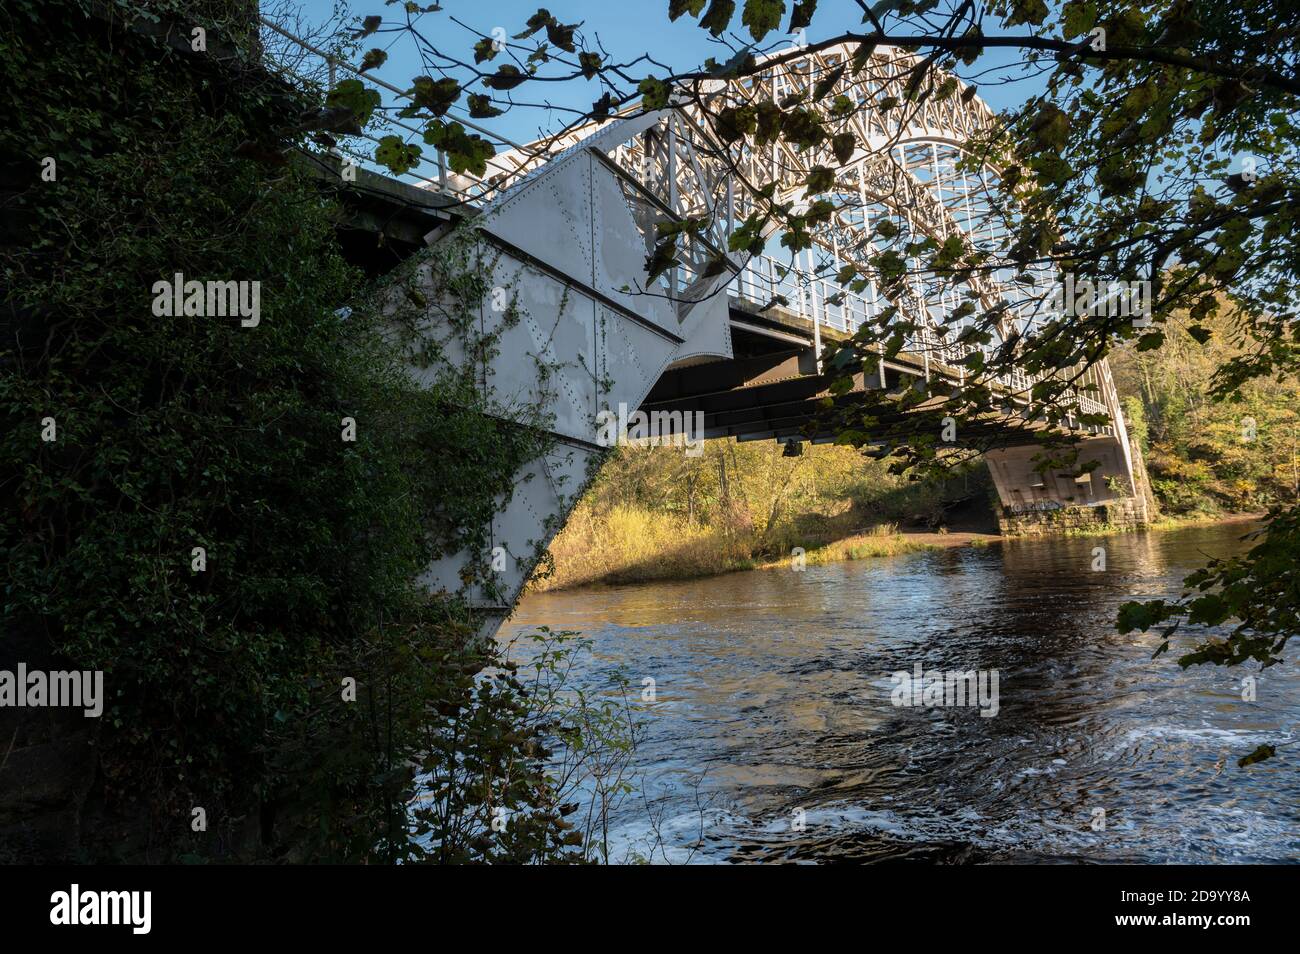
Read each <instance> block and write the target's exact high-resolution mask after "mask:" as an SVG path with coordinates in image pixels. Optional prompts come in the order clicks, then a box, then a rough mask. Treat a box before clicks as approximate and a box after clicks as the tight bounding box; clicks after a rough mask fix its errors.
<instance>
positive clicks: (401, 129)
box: [258, 16, 529, 204]
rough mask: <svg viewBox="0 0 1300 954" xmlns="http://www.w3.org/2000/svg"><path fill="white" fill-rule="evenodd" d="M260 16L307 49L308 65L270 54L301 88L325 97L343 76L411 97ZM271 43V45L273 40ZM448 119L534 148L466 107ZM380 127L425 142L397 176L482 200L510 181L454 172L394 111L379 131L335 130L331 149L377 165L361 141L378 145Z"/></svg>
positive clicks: (462, 198)
mask: <svg viewBox="0 0 1300 954" xmlns="http://www.w3.org/2000/svg"><path fill="white" fill-rule="evenodd" d="M258 19H259V20H260V21H261V24H262V26H263V28H264V29H265V30H269V31H271V33H273V34H274V35H275V36H277V37H279V38H281V39H282V40H284V41H287V42H288V43H289V44H291V45H293V46H294V47H297V48H298V49H299V50H300V51H301V55H300V56H299V57H298V63H299V64H303V65H299V66H296V67H293V66H289V65H287V64H284V63H279V62H276V60H275V59H274V57H271V56H268V66H270V67H271V68H272V69H276V70H278V71H279V72H280V73H281V75H282V76H284V77H285V78H286V79H288V80H291V81H292V82H294V83H296V84H297V85H298V86H299V87H300V88H303V89H305V90H309V91H311V92H313V93H315V94H318V95H319V96H320V98H321V100H322V102H323V101H324V97H325V95H326V93H327V92H328V91H329V89H331V88H333V86H334V84H335V82H336V80H337V79H338V78H339V77H340V76H346V77H348V78H352V79H357V80H359V81H360V82H361V83H362V84H364V85H365V86H367V87H368V88H370V89H372V90H375V91H376V92H378V93H379V94H380V96H381V97H382V101H384V102H391V101H392V100H393V99H394V97H395V98H397V99H399V100H408V101H409V100H411V95H410V93H408V92H407V91H406V90H403V89H400V88H398V87H396V86H394V85H393V84H391V83H388V82H386V81H385V80H382V79H380V78H379V77H377V76H371V75H369V74H368V73H362V72H361V71H360V70H359V69H358V68H357V67H355V66H353V65H352V64H351V63H349V62H348V61H347V60H346V59H344V58H342V57H339V56H336V55H335V54H333V53H331V52H329V51H328V50H325V49H322V48H321V47H318V46H316V45H315V44H313V43H311V42H309V41H307V40H304V39H303V38H302V37H299V36H296V35H295V34H293V33H291V32H290V31H288V30H286V29H285V28H284V27H282V26H280V25H279V24H278V23H276V22H274V21H273V20H271V19H269V18H267V17H265V16H262V17H259V18H258ZM267 46H268V48H269V44H268V45H267ZM319 77H325V78H326V82H324V83H322V82H321V80H320V79H319ZM453 114H454V115H453ZM447 119H448V120H449V121H454V122H457V123H460V124H461V125H462V126H464V127H465V128H466V129H469V130H472V131H473V132H475V133H477V134H479V135H481V136H482V137H483V138H484V139H486V140H488V142H490V143H492V145H493V147H494V148H496V149H498V150H500V149H502V148H505V149H510V150H517V151H519V152H521V153H528V152H529V149H528V147H527V146H523V145H520V144H519V143H516V142H513V141H511V140H509V139H505V138H504V137H502V136H501V135H500V134H498V133H495V132H493V131H492V130H490V129H487V128H486V127H484V126H480V125H479V124H478V123H475V122H474V121H473V120H471V119H469V117H468V116H467V115H465V111H464V110H463V109H460V108H458V107H455V106H453V107H452V109H451V111H450V112H449V114H448V116H447ZM374 132H381V133H386V134H389V135H396V136H399V137H400V138H401V139H402V141H403V142H404V143H405V144H407V145H410V144H413V143H414V144H416V145H419V146H420V148H421V155H420V159H419V161H418V162H417V163H416V164H415V165H414V166H412V167H411V169H409V170H408V171H407V172H404V173H401V174H399V175H396V176H395V178H398V179H402V180H405V181H408V182H409V183H410V184H412V185H415V186H418V187H419V188H422V189H430V190H432V191H435V192H440V193H445V194H447V195H448V196H450V197H452V198H454V199H455V200H456V201H459V202H464V203H467V204H477V203H478V202H479V201H480V200H482V199H483V198H484V196H485V195H486V194H487V193H489V192H491V191H493V189H494V188H497V187H499V186H500V185H503V184H504V182H503V183H485V182H481V181H480V180H478V179H477V178H476V177H473V176H468V175H465V174H460V173H455V172H453V171H452V170H451V168H450V166H449V165H448V162H447V155H446V153H444V152H443V151H442V150H441V149H432V150H430V149H429V147H428V146H427V145H425V143H424V136H423V131H422V130H420V129H418V128H416V127H415V126H413V125H411V124H410V123H408V122H404V121H403V120H402V119H400V118H397V117H393V116H388V115H384V116H381V117H380V118H379V119H378V121H377V123H376V127H375V129H374V130H373V131H367V132H363V133H361V134H360V135H354V136H343V135H338V134H331V135H333V136H334V138H335V139H336V141H337V143H338V144H337V145H336V146H334V147H332V148H330V149H329V150H327V152H328V153H330V154H333V155H335V156H336V157H338V158H346V159H350V160H352V161H353V162H355V163H356V164H357V165H358V166H360V167H367V166H374V162H373V161H372V160H371V159H370V157H369V156H366V155H364V154H363V152H362V149H364V148H365V147H364V146H362V145H361V142H360V140H367V141H369V142H370V143H373V144H376V145H377V144H378V143H379V141H380V139H379V137H378V136H376V135H374V134H373V133H374ZM383 172H384V174H385V175H393V173H391V172H390V171H389V170H387V169H385V170H383Z"/></svg>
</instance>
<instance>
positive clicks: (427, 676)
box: [0, 0, 572, 860]
mask: <svg viewBox="0 0 1300 954" xmlns="http://www.w3.org/2000/svg"><path fill="white" fill-rule="evenodd" d="M172 6H173V7H180V8H184V7H185V6H186V5H184V4H179V5H178V4H173V5H172ZM190 6H191V12H193V9H195V8H193V5H190ZM221 6H222V5H221V4H208V5H207V8H208V12H209V13H210V12H211V11H212V9H213V8H220V7H221ZM227 6H228V7H229V8H230V9H231V10H234V11H236V12H237V11H238V9H239V8H240V6H241V5H240V4H238V3H232V4H229V5H227ZM116 9H117V12H118V13H122V12H123V11H127V12H129V6H128V5H127V4H126V3H120V4H118V5H117V7H116ZM199 22H208V23H209V25H210V26H211V27H212V29H211V31H210V43H216V42H217V41H218V39H220V37H221V36H222V33H221V26H220V24H214V23H212V22H211V21H203V20H200V21H199ZM0 37H3V39H0V70H3V89H0V99H2V100H3V104H4V105H3V114H4V116H5V117H6V120H5V122H4V123H2V124H0V154H2V155H3V162H4V165H5V167H6V169H8V170H9V171H11V172H12V173H13V178H14V179H15V181H16V183H17V187H16V193H15V194H13V195H12V196H10V197H9V198H8V200H7V204H8V206H9V211H10V212H11V213H13V215H12V216H11V217H10V221H12V222H14V223H15V226H14V227H12V228H11V229H10V230H7V232H6V234H5V236H4V243H5V244H4V247H3V256H4V257H3V263H2V264H3V284H4V289H5V293H4V303H3V309H4V310H3V312H2V313H0V314H2V317H3V322H4V324H3V328H2V329H0V331H2V332H3V333H2V335H0V419H2V420H3V428H2V433H0V467H2V468H3V469H2V470H0V488H2V489H0V494H2V495H3V499H4V500H5V501H6V506H5V507H4V508H3V512H2V514H0V561H2V562H3V566H4V574H5V577H4V606H3V609H4V619H3V623H4V633H5V637H6V638H11V637H12V636H13V635H14V634H16V633H19V632H26V633H33V632H37V633H42V634H44V635H45V637H46V638H48V641H49V644H50V645H51V646H52V647H53V649H54V650H55V651H56V652H58V653H59V654H61V655H62V656H63V657H64V658H66V659H67V660H68V661H69V663H71V664H72V665H74V666H76V667H77V668H88V669H102V670H104V672H105V684H106V687H107V694H108V697H109V704H108V707H107V709H106V711H105V713H104V716H103V719H102V723H101V724H100V732H99V738H98V740H97V744H98V747H99V767H100V773H101V786H102V793H101V794H102V797H103V800H104V802H105V803H106V804H107V805H109V806H110V808H111V809H112V810H113V811H114V812H116V813H118V814H119V815H122V816H129V815H131V814H136V815H139V814H146V815H148V817H149V818H150V822H151V826H152V834H151V835H150V836H149V838H150V841H151V842H152V844H153V845H154V846H162V847H161V848H160V849H155V850H156V853H155V854H153V855H151V857H155V858H156V857H176V856H181V855H184V856H187V857H206V856H209V855H213V854H221V853H223V852H225V853H246V847H247V846H246V845H243V844H241V843H240V840H239V837H238V835H237V831H238V830H241V825H242V826H244V827H245V828H246V827H247V822H248V820H250V819H255V818H260V821H261V826H260V827H261V832H262V837H263V841H264V842H266V843H267V845H268V846H275V849H274V850H276V851H277V852H280V853H287V854H288V855H289V856H290V857H298V858H309V857H317V858H319V857H330V858H343V859H358V858H386V859H392V858H397V857H413V855H412V849H411V847H410V845H408V843H407V839H406V838H405V837H404V832H405V826H406V816H405V811H404V809H405V806H406V801H407V800H408V799H409V798H410V797H411V795H412V793H413V791H414V786H415V772H414V766H415V765H417V764H421V763H423V767H424V769H425V771H426V772H427V771H435V769H436V766H431V765H430V764H428V758H429V756H428V755H427V753H428V752H429V750H430V742H431V740H432V739H436V738H438V737H440V733H443V734H446V733H448V732H452V733H454V734H455V735H456V736H457V737H458V738H460V739H461V740H462V745H463V747H464V748H465V750H467V751H473V752H475V755H474V764H475V765H477V766H479V768H480V769H481V778H480V781H481V782H482V784H481V785H479V786H478V788H475V787H474V786H472V785H467V786H466V788H465V789H464V792H463V794H462V796H461V797H460V803H459V809H458V810H459V811H460V814H461V815H462V816H474V817H476V818H478V819H479V821H478V822H475V821H470V822H468V823H466V824H464V825H463V826H462V828H461V829H458V831H461V834H460V835H459V836H457V837H458V838H460V839H461V840H459V841H454V842H448V843H446V844H442V845H440V846H439V849H438V851H439V854H438V856H439V857H443V858H455V859H457V860H470V859H471V858H473V857H477V856H481V857H490V858H501V857H505V858H509V859H512V860H528V859H531V858H535V857H538V856H539V852H542V851H543V850H548V847H549V848H555V847H557V846H558V845H559V844H560V842H561V841H562V840H564V839H569V841H571V840H572V838H571V835H569V834H567V833H566V832H565V831H564V828H565V826H564V825H563V823H562V822H561V821H560V820H559V816H558V815H556V814H555V813H553V812H548V811H547V810H546V808H545V803H546V798H545V792H544V789H545V779H544V776H543V775H542V774H541V768H540V764H541V763H540V761H539V759H540V758H541V756H543V755H544V754H545V752H544V750H541V749H539V748H538V747H537V746H536V745H535V744H534V743H533V742H532V741H530V740H529V738H528V737H527V733H522V732H519V731H516V729H515V728H513V727H514V726H515V724H516V722H517V718H516V717H517V716H518V714H519V711H520V710H521V707H523V706H524V705H525V704H526V701H525V696H524V695H523V694H522V692H521V689H520V687H519V686H518V685H517V684H515V683H512V681H511V677H510V675H509V673H508V672H506V673H503V674H501V675H500V676H498V677H497V678H495V679H492V680H484V679H483V678H482V677H479V676H476V674H477V673H479V672H480V670H481V669H482V667H483V666H484V665H485V664H486V663H490V662H491V661H492V660H491V658H490V657H489V656H487V655H485V654H484V651H483V650H481V649H476V648H474V647H473V646H472V645H469V642H470V640H469V636H470V635H471V634H472V621H470V620H469V619H468V618H467V616H466V615H465V613H463V612H461V611H459V610H458V609H457V607H456V605H455V604H454V603H445V602H440V601H435V600H430V599H429V598H427V597H426V596H425V594H424V593H423V591H422V590H421V589H420V588H419V587H418V586H417V585H416V584H415V582H414V581H415V577H416V576H417V574H418V573H419V572H420V571H421V570H423V568H424V567H426V566H427V565H428V562H429V560H430V559H431V557H432V556H433V555H434V554H435V553H437V552H439V551H440V550H441V549H443V548H446V547H451V548H453V549H454V548H455V547H458V546H460V545H462V544H464V543H466V542H473V538H474V535H475V534H476V533H479V532H481V529H482V527H483V526H484V524H485V522H486V517H487V516H489V515H490V514H491V513H492V511H493V509H494V507H495V505H496V503H495V501H496V498H497V497H498V495H499V494H501V493H504V492H508V491H509V489H510V486H511V479H512V475H513V474H514V473H515V471H516V470H517V469H518V467H519V466H520V465H521V463H522V462H523V461H525V460H527V459H529V457H530V456H531V455H533V454H535V453H536V452H537V449H538V447H539V443H538V438H537V436H536V435H535V434H533V433H530V432H529V431H528V429H526V428H513V429H505V428H503V427H501V425H500V424H499V423H497V422H495V421H494V420H493V419H492V418H490V417H487V416H485V415H483V414H480V413H479V412H478V411H477V410H476V409H475V402H476V400H477V398H476V396H475V395H474V393H473V392H472V390H471V389H467V388H465V387H464V385H463V380H462V379H461V378H459V377H457V376H455V375H448V376H446V377H445V379H444V380H443V382H442V383H441V384H439V385H437V386H435V387H434V388H432V389H427V390H426V389H420V388H417V387H415V386H414V385H413V384H412V383H411V382H410V381H409V379H408V378H407V377H406V375H405V374H404V373H403V372H402V370H401V367H400V363H399V360H398V357H397V355H396V354H395V351H394V346H393V345H391V344H389V343H387V342H386V340H385V337H384V336H383V335H381V333H380V332H381V328H380V325H379V319H378V317H377V314H376V310H375V309H373V308H366V307H357V308H354V309H353V310H352V311H351V313H350V314H349V313H348V312H347V311H344V310H340V305H342V304H343V303H344V302H348V301H353V302H354V303H355V296H356V295H357V294H358V292H359V291H361V290H362V289H361V276H360V275H359V273H357V272H356V271H355V270H354V269H352V268H351V267H350V266H348V265H347V264H346V263H345V262H344V261H343V259H342V258H341V257H340V254H339V251H338V249H337V243H336V240H335V237H334V219H335V216H336V214H337V208H336V206H335V205H334V204H333V202H332V201H331V200H330V199H329V198H328V197H327V196H322V194H321V190H320V188H319V186H318V185H317V184H315V183H314V182H313V181H312V180H311V179H310V178H309V177H308V176H306V175H305V174H304V173H303V172H302V171H300V170H299V169H298V167H297V165H296V164H295V163H292V162H289V163H284V164H277V163H269V164H268V163H266V162H256V161H253V160H251V159H249V158H244V157H245V156H249V155H259V154H263V155H264V154H265V153H266V151H267V149H268V147H269V148H273V149H280V148H283V147H285V146H287V145H290V144H292V143H293V142H294V141H295V140H296V139H297V138H299V137H300V136H301V134H300V133H299V132H298V131H297V130H296V129H295V125H294V124H295V121H296V118H297V117H298V116H299V115H300V114H301V111H302V110H303V109H304V108H305V107H306V106H307V105H308V104H306V103H304V102H303V101H301V100H299V99H297V98H296V97H294V96H289V95H286V90H285V89H284V88H283V87H282V86H281V85H280V84H279V83H277V82H276V81H274V80H273V79H272V78H271V77H270V76H268V75H267V74H266V73H264V72H262V71H261V70H259V69H257V68H256V64H255V63H246V64H244V65H240V63H239V62H235V63H234V64H233V65H232V64H231V63H224V64H219V65H214V63H213V62H212V58H207V59H206V60H205V59H204V58H202V57H193V56H187V55H183V54H180V53H177V52H175V51H171V50H168V49H166V47H165V46H164V45H163V44H162V43H160V42H158V41H157V40H154V39H151V38H148V37H144V36H141V35H139V33H136V32H132V31H130V30H124V29H122V28H121V25H120V24H119V25H118V26H116V27H113V26H110V25H109V24H108V23H106V22H105V21H104V20H102V19H99V18H93V17H89V16H87V15H85V13H84V12H83V10H82V5H81V4H78V3H76V2H68V0H54V2H48V3H46V2H42V3H34V2H18V3H14V4H7V5H6V7H5V9H4V12H3V13H0ZM249 144H257V145H256V147H250V145H249ZM45 157H52V158H53V159H54V161H55V163H56V165H55V169H56V176H55V178H54V180H53V181H44V180H43V179H42V177H41V172H42V168H43V165H42V160H43V159H44V158H45ZM176 272H182V273H183V274H184V276H185V278H186V279H198V280H201V281H204V280H221V281H226V280H235V281H260V283H261V286H260V287H261V296H260V297H261V315H260V322H259V323H258V324H257V325H256V327H242V326H241V323H240V320H239V318H237V317H231V318H217V317H195V316H189V317H186V316H171V317H160V316H156V315H155V314H154V313H153V309H152V308H151V305H152V302H153V297H154V296H153V292H152V290H151V289H152V287H153V285H154V283H155V282H157V281H159V280H160V279H162V280H170V279H171V277H172V276H173V274H174V273H176ZM465 284H466V288H465V289H464V292H465V294H467V295H470V294H473V293H474V292H475V288H474V281H473V277H472V276H471V278H470V280H469V281H468V282H467V283H465ZM478 291H479V294H481V289H480V290H478ZM345 315H346V317H345ZM345 417H348V418H353V419H354V420H355V422H356V435H357V436H356V440H355V441H352V442H349V441H344V440H343V439H342V427H343V425H342V420H343V418H345ZM46 418H53V420H54V422H55V427H56V440H54V441H52V442H47V441H44V440H42V421H43V420H44V419H46ZM195 547H202V548H204V550H205V551H206V568H205V569H203V570H202V571H199V572H196V571H195V570H194V569H193V559H194V557H193V550H194V548H195ZM347 677H351V678H353V679H356V680H357V682H358V683H359V685H360V689H359V691H358V695H357V702H355V703H350V702H345V701H343V700H342V698H341V696H342V693H341V689H340V687H341V685H342V680H343V679H344V678H347ZM525 750H526V751H525ZM437 751H442V750H437ZM444 754H445V753H444ZM453 757H454V756H453ZM435 774H436V771H435ZM494 804H496V805H501V804H506V805H509V806H511V807H512V808H514V807H519V806H528V805H533V806H541V808H539V809H538V810H537V811H536V812H534V815H533V818H534V820H533V821H532V822H530V823H528V824H521V825H519V826H518V827H517V829H514V830H512V836H511V840H509V841H505V840H502V839H498V840H497V841H496V842H495V843H493V844H491V845H486V846H484V845H482V844H479V845H478V846H477V847H473V846H472V845H471V844H470V842H469V841H468V840H467V839H469V838H470V837H471V835H473V834H474V833H475V832H477V831H481V829H482V825H481V823H480V822H481V821H482V819H483V818H486V817H487V814H486V813H487V812H488V811H489V809H490V808H491V807H492V806H493V805H494ZM195 806H202V807H204V808H205V811H206V813H207V816H208V818H209V824H210V829H209V830H210V832H212V834H208V835H195V834H193V833H192V832H191V831H190V821H191V810H192V808H193V807H195ZM253 827H257V826H256V824H255V823H254V824H253ZM448 832H450V829H448ZM218 834H219V835H220V836H221V837H217V836H218ZM308 834H309V835H310V837H308V836H307V835H308ZM444 837H445V838H450V837H451V836H450V834H449V833H444ZM119 847H120V846H119ZM86 850H87V851H88V852H90V853H91V854H94V852H95V851H96V850H97V849H96V848H94V847H88V848H87V849H86ZM123 852H124V854H125V855H126V856H128V857H129V856H132V850H131V849H130V848H129V847H128V848H125V849H123ZM420 854H421V853H420V852H415V854H414V856H418V855H420ZM136 856H138V853H137V855H136Z"/></svg>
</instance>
